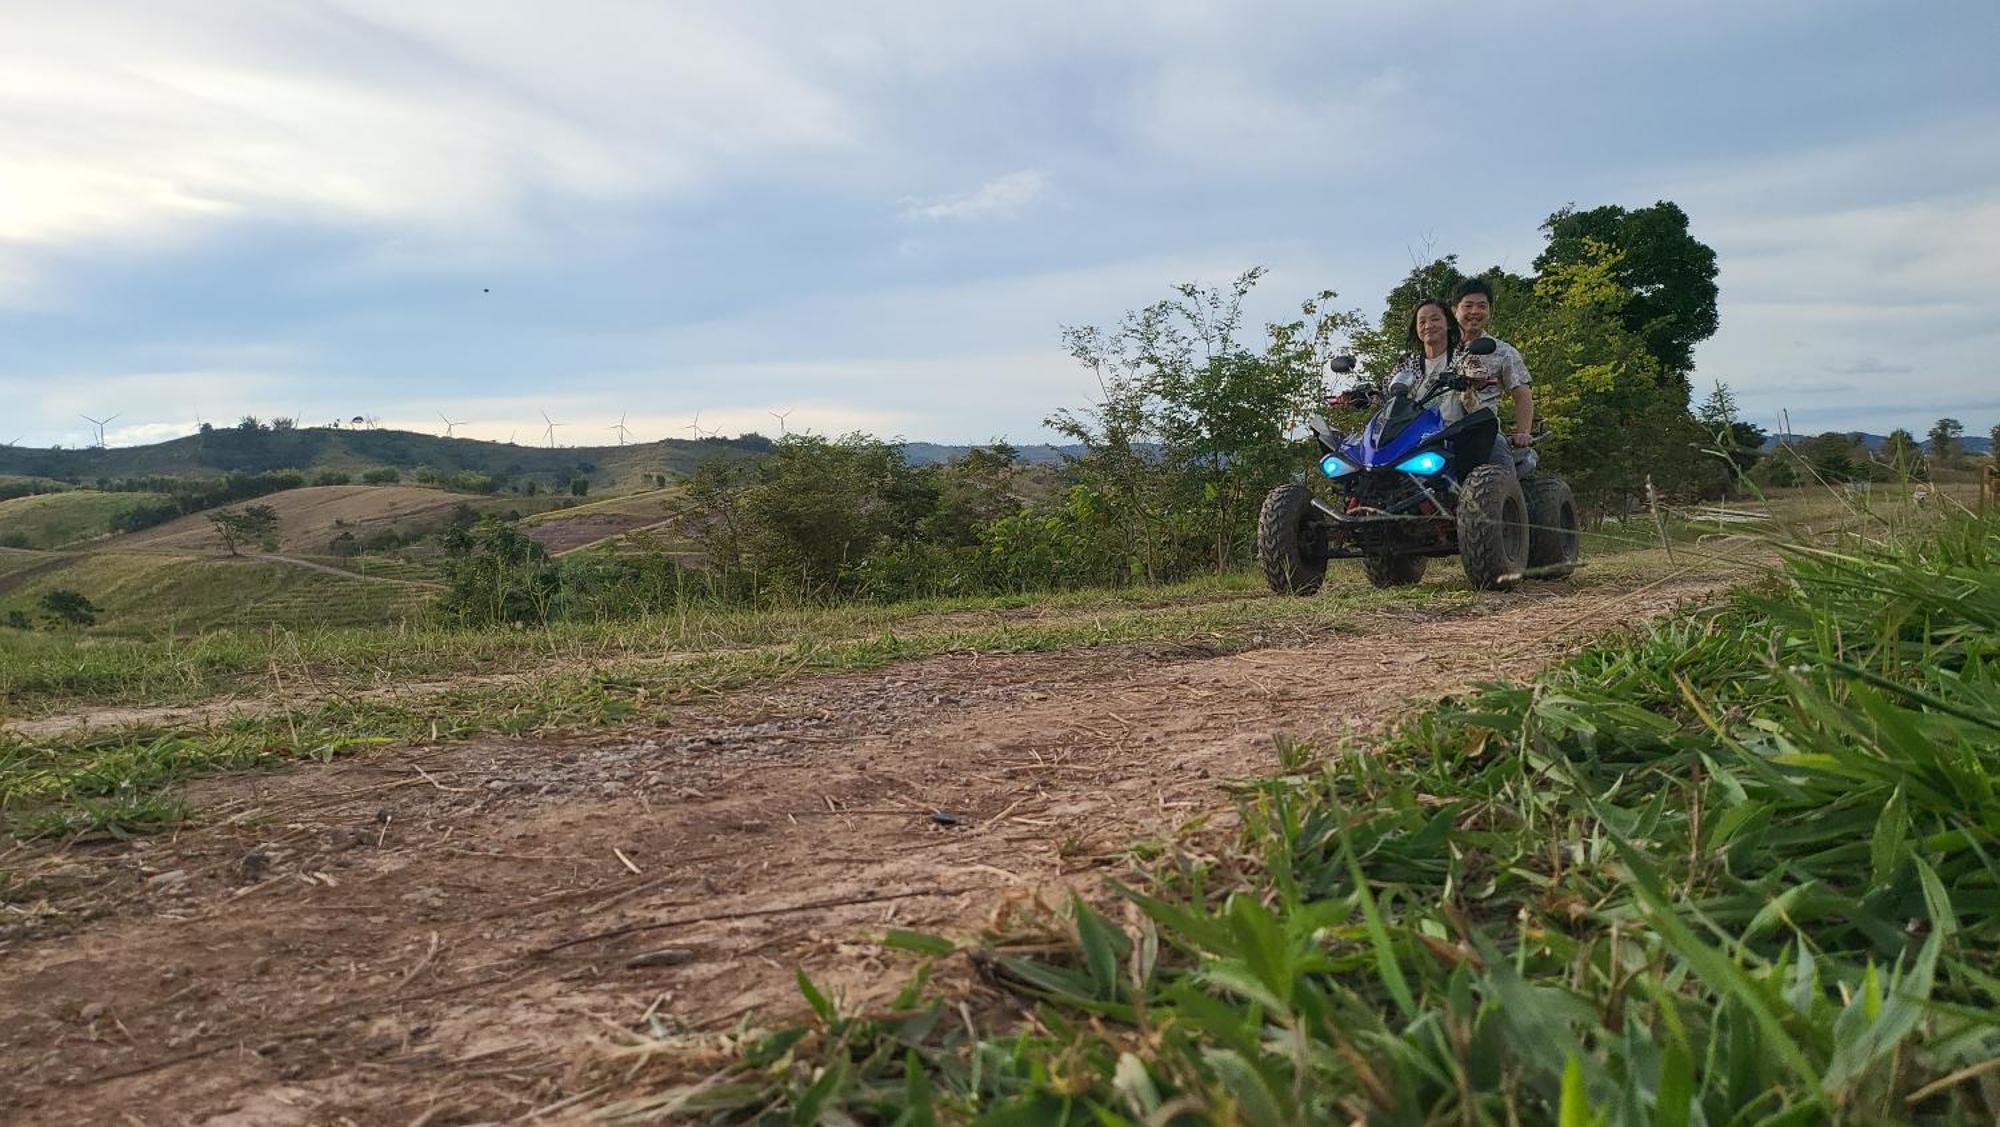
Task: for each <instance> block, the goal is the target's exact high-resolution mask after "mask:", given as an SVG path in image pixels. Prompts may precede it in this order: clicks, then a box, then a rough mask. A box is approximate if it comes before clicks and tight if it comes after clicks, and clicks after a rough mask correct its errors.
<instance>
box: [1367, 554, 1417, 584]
mask: <svg viewBox="0 0 2000 1127" xmlns="http://www.w3.org/2000/svg"><path fill="white" fill-rule="evenodd" d="M1428 563H1430V561H1429V560H1427V559H1425V558H1424V557H1422V556H1363V557H1361V570H1362V571H1364V572H1366V573H1367V574H1368V582H1370V583H1373V584H1374V585H1375V586H1377V587H1408V586H1409V585H1411V584H1412V583H1416V582H1418V581H1420V580H1422V579H1423V577H1424V566H1425V565H1426V564H1428Z"/></svg>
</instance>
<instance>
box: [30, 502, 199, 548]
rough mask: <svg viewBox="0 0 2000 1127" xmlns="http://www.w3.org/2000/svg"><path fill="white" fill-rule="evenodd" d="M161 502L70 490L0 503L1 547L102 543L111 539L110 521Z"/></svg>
mask: <svg viewBox="0 0 2000 1127" xmlns="http://www.w3.org/2000/svg"><path fill="white" fill-rule="evenodd" d="M162 500H166V495H165V494H162V493H99V492H97V491H96V490H94V489H72V490H69V491H66V492H63V493H42V494H38V495H36V496H32V497H16V498H14V499H13V500H11V501H0V543H5V544H7V545H8V546H10V547H15V548H64V547H68V546H70V545H73V544H77V543H81V542H84V541H89V540H96V539H101V538H103V537H108V536H110V535H111V519H112V518H113V517H116V516H119V515H121V514H123V513H128V512H130V511H132V510H133V509H136V508H138V507H140V506H142V505H145V504H149V503H151V502H154V501H162ZM16 541H18V543H17V542H16Z"/></svg>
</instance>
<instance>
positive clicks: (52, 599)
mask: <svg viewBox="0 0 2000 1127" xmlns="http://www.w3.org/2000/svg"><path fill="white" fill-rule="evenodd" d="M40 605H41V608H42V615H43V617H45V618H47V619H48V621H49V625H51V626H90V625H93V624H95V623H96V622H97V607H95V606H93V605H92V604H91V601H90V600H89V599H87V598H85V597H84V595H83V592H81V591H71V590H69V589H67V588H61V587H59V588H57V589H55V590H53V591H50V592H48V593H47V594H45V595H43V596H42V598H41V603H40Z"/></svg>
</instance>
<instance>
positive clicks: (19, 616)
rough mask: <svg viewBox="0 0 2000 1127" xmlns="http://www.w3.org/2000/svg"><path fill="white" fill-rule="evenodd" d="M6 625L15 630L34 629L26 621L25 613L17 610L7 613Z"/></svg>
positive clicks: (33, 625)
mask: <svg viewBox="0 0 2000 1127" xmlns="http://www.w3.org/2000/svg"><path fill="white" fill-rule="evenodd" d="M7 625H8V626H9V627H11V628H12V629H15V630H33V629H34V628H35V624H34V623H32V622H30V621H28V615H27V613H26V612H25V611H18V610H10V611H8V612H7Z"/></svg>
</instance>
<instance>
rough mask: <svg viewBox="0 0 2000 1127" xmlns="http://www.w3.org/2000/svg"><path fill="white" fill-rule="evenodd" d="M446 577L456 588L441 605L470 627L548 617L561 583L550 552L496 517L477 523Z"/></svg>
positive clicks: (447, 613)
mask: <svg viewBox="0 0 2000 1127" xmlns="http://www.w3.org/2000/svg"><path fill="white" fill-rule="evenodd" d="M446 576H447V582H448V583H449V585H450V590H449V591H448V592H447V593H446V595H445V597H444V599H443V601H442V602H441V603H440V604H439V605H440V610H441V612H442V613H443V614H444V615H446V616H447V617H449V618H451V619H453V620H455V621H457V622H459V623H460V624H462V625H467V626H493V625H499V624H502V623H510V622H518V623H543V622H547V621H549V618H550V615H551V614H552V613H553V612H554V611H555V609H556V607H557V596H558V594H559V592H560V588H561V583H560V578H559V573H558V570H557V568H556V566H555V564H553V563H551V562H550V560H549V556H548V552H547V551H546V550H544V549H543V548H542V546H541V545H540V544H537V543H535V542H534V541H533V540H530V539H528V537H527V536H525V535H523V534H522V533H521V531H520V530H519V529H516V528H514V527H513V526H512V525H508V524H503V523H502V522H500V521H497V520H494V519H493V518H492V517H486V518H483V519H482V520H480V522H479V523H478V524H476V525H474V526H473V527H472V530H471V532H470V533H469V534H468V535H467V537H466V544H465V550H464V553H463V554H462V555H459V556H456V557H454V558H453V559H452V561H451V563H450V564H449V566H448V567H447V570H446Z"/></svg>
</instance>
